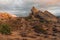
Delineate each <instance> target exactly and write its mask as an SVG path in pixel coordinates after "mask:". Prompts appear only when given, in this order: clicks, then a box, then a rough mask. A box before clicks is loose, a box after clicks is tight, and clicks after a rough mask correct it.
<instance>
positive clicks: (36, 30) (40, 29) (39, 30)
mask: <svg viewBox="0 0 60 40" xmlns="http://www.w3.org/2000/svg"><path fill="white" fill-rule="evenodd" d="M33 28H34V31H35V32H37V33H44V34H46V33H47V31H46V30H44V29H43V28H42V27H39V26H34V27H33Z"/></svg>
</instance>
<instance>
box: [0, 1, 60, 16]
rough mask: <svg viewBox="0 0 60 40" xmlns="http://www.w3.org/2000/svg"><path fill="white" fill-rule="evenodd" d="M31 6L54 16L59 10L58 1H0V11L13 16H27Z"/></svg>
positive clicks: (59, 4)
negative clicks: (49, 12) (52, 13)
mask: <svg viewBox="0 0 60 40" xmlns="http://www.w3.org/2000/svg"><path fill="white" fill-rule="evenodd" d="M32 6H35V7H37V8H38V9H45V10H49V11H51V12H54V11H56V12H54V14H56V15H57V14H59V13H57V10H58V12H59V10H60V0H0V11H8V12H11V13H13V14H20V15H25V14H26V15H27V14H28V13H29V12H30V9H31V8H32Z"/></svg>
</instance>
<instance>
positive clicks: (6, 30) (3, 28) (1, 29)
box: [0, 24, 11, 35]
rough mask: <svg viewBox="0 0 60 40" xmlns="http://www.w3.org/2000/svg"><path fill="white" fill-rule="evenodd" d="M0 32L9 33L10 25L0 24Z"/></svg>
mask: <svg viewBox="0 0 60 40" xmlns="http://www.w3.org/2000/svg"><path fill="white" fill-rule="evenodd" d="M0 33H2V34H6V35H7V34H11V30H10V27H9V26H8V25H7V24H2V25H0Z"/></svg>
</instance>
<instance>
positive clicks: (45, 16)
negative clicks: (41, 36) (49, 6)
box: [31, 7, 58, 22]
mask: <svg viewBox="0 0 60 40" xmlns="http://www.w3.org/2000/svg"><path fill="white" fill-rule="evenodd" d="M31 11H32V13H31V14H33V15H34V16H39V18H43V19H45V20H47V21H53V22H57V21H58V20H57V17H56V16H55V15H53V14H51V13H50V12H48V11H44V12H42V11H41V10H38V9H36V8H35V7H33V8H32V10H31Z"/></svg>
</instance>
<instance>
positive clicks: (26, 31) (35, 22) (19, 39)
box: [0, 7, 60, 40]
mask: <svg viewBox="0 0 60 40" xmlns="http://www.w3.org/2000/svg"><path fill="white" fill-rule="evenodd" d="M1 17H2V16H1ZM5 17H6V16H4V17H3V19H4V20H5V19H6V18H5ZM11 17H12V16H11ZM0 19H1V18H0ZM1 23H4V24H5V23H6V24H8V25H9V26H10V29H11V34H10V35H2V34H0V40H60V19H59V18H57V17H56V16H55V15H53V14H51V13H50V12H48V11H44V12H42V11H41V10H38V9H37V8H35V7H32V9H31V13H30V15H29V16H28V17H12V18H9V17H8V18H7V19H6V21H5V22H1ZM1 23H0V24H1Z"/></svg>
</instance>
